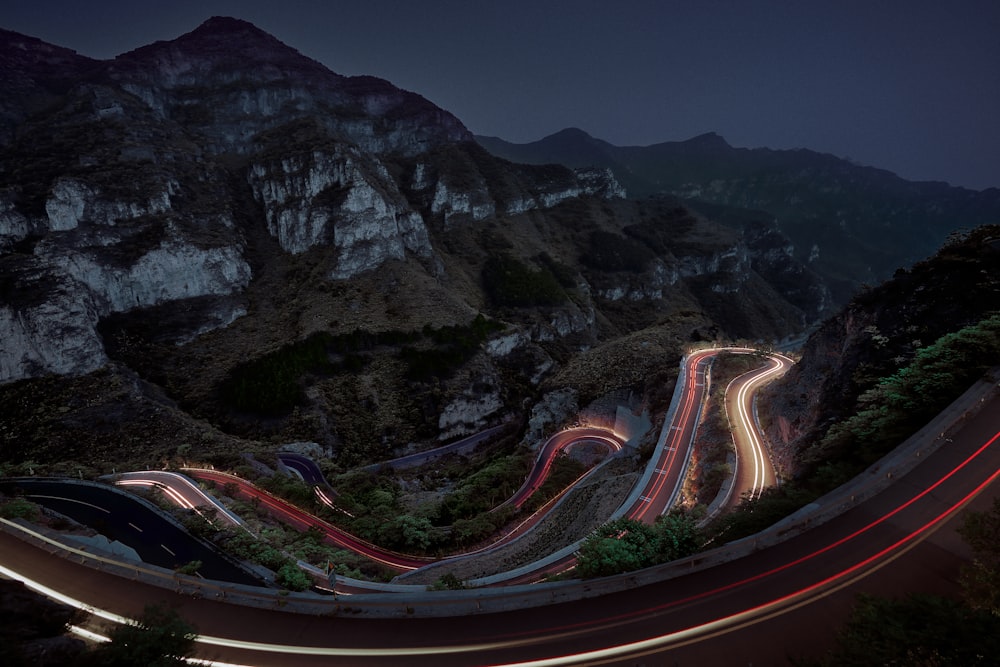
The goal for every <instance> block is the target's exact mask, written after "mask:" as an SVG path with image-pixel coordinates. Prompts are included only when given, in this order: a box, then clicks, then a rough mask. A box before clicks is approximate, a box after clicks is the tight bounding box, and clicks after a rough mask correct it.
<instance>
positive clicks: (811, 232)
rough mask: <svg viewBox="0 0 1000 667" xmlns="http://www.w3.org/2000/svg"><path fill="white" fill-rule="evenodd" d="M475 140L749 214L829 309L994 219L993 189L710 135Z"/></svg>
mask: <svg viewBox="0 0 1000 667" xmlns="http://www.w3.org/2000/svg"><path fill="white" fill-rule="evenodd" d="M476 140H477V141H478V142H479V143H480V144H481V145H482V146H484V147H485V148H486V149H487V150H489V151H490V152H491V153H493V154H494V155H497V156H499V157H503V158H505V159H508V160H514V161H517V162H524V163H528V164H545V163H557V164H564V165H567V166H571V167H583V166H596V167H602V168H607V169H610V170H611V171H612V173H614V174H615V177H616V178H617V179H618V180H619V181H620V182H621V183H622V185H623V186H624V187H625V188H626V189H627V191H628V192H629V195H630V196H632V197H638V198H641V197H646V196H649V195H659V194H669V195H673V196H676V197H679V198H681V199H682V200H684V202H685V204H686V205H688V206H690V207H691V208H693V209H695V210H698V211H699V212H702V213H704V214H705V215H708V216H709V217H713V218H715V219H719V220H720V221H721V220H722V219H724V218H725V214H724V211H725V210H729V211H730V212H735V210H736V209H746V210H749V211H752V212H753V213H752V214H751V216H750V217H752V218H754V219H757V220H763V221H766V222H769V223H770V222H773V223H774V224H775V225H776V227H777V229H778V230H780V232H782V233H783V234H785V235H787V236H788V238H790V239H791V240H792V242H793V244H794V246H795V257H796V258H797V259H798V260H800V261H801V262H803V263H806V264H807V265H808V266H809V267H810V268H811V269H813V270H814V271H816V272H817V273H818V274H820V275H821V276H823V278H824V281H825V283H826V285H827V286H828V287H829V288H830V290H831V293H832V294H833V297H834V299H835V301H836V302H837V303H838V304H844V303H846V302H847V301H848V300H849V299H850V297H851V295H852V294H853V293H854V292H855V291H856V290H857V289H858V287H859V286H861V285H862V284H877V283H879V282H881V281H883V280H885V279H886V278H888V277H889V276H891V275H892V273H893V272H894V271H895V270H896V269H897V268H900V267H906V266H909V265H911V264H913V263H914V262H915V261H918V260H921V259H924V258H925V257H927V256H929V255H930V254H932V253H933V252H934V251H935V250H936V249H937V248H938V247H940V245H941V244H942V243H943V242H944V241H945V239H946V238H947V237H948V235H949V234H950V233H951V232H953V231H956V230H959V229H971V228H973V227H977V226H979V225H982V224H990V223H995V222H997V221H998V220H1000V189H997V188H990V189H988V190H984V191H981V192H977V191H972V190H967V189H964V188H957V187H951V186H948V185H946V184H944V183H938V182H911V181H906V180H904V179H901V178H899V177H897V176H896V175H894V174H892V173H890V172H888V171H884V170H881V169H875V168H872V167H863V166H859V165H856V164H854V163H852V162H850V161H849V160H844V159H840V158H837V157H834V156H832V155H827V154H823V153H817V152H814V151H810V150H804V149H800V150H770V149H766V148H759V149H746V148H734V147H732V146H730V145H729V144H728V143H727V142H726V141H725V139H723V138H722V137H720V136H719V135H717V134H714V133H709V134H704V135H701V136H698V137H695V138H693V139H689V140H687V141H678V142H666V143H661V144H655V145H652V146H645V147H639V146H625V147H621V146H614V145H612V144H609V143H607V142H604V141H601V140H599V139H595V138H593V137H591V136H589V135H588V134H586V133H585V132H583V131H582V130H579V129H569V130H563V131H562V132H558V133H556V134H553V135H551V136H549V137H545V138H544V139H541V140H539V141H536V142H533V143H527V144H512V143H509V142H506V141H503V140H501V139H498V138H496V137H476ZM736 217H737V218H739V217H743V218H746V217H747V214H746V213H744V214H742V215H737V216H736ZM737 224H738V222H737Z"/></svg>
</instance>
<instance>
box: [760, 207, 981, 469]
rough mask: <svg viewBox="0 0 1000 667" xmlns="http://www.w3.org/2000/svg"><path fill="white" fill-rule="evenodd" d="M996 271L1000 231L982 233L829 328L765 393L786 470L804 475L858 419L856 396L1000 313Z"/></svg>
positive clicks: (872, 293) (899, 275) (880, 290)
mask: <svg viewBox="0 0 1000 667" xmlns="http://www.w3.org/2000/svg"><path fill="white" fill-rule="evenodd" d="M998 266H1000V227H997V226H984V227H980V228H977V229H976V230H974V231H972V232H969V233H967V234H964V235H956V236H955V237H953V238H952V240H951V241H950V242H949V243H948V244H947V245H945V246H944V247H943V248H942V249H941V250H940V251H939V252H938V253H937V254H936V255H934V256H933V257H931V258H930V259H928V260H926V261H923V262H919V263H917V264H916V265H914V266H913V267H912V268H911V269H909V270H900V271H897V272H896V275H895V276H894V277H893V278H892V279H891V280H889V281H887V282H885V283H884V284H882V285H880V286H878V287H875V288H872V289H869V290H866V291H864V292H862V293H861V294H859V295H858V296H856V297H855V298H854V299H853V300H852V301H851V303H850V304H849V305H848V306H847V307H846V308H845V309H844V310H842V311H841V312H839V313H838V314H837V315H835V316H834V317H831V318H829V319H827V320H826V321H825V322H823V324H822V325H821V326H820V327H819V328H818V329H817V330H816V331H815V332H814V333H813V334H812V335H811V336H810V337H809V339H808V341H807V342H806V344H805V347H804V349H803V354H802V360H801V361H800V362H799V363H798V364H796V365H795V366H794V367H793V368H792V369H791V370H790V371H789V372H788V374H787V375H786V376H785V377H784V378H782V379H781V380H780V381H778V382H775V383H774V384H773V385H771V386H769V387H768V388H767V389H766V390H765V395H764V399H763V400H764V401H765V403H766V405H767V412H768V414H770V418H769V420H768V423H769V427H768V429H767V430H768V436H769V438H770V440H771V442H772V443H773V444H774V447H775V451H776V453H777V455H778V459H779V461H780V462H781V464H782V466H783V467H784V468H785V470H786V471H788V472H789V473H796V472H799V471H801V470H802V467H803V463H804V461H808V460H809V448H810V447H811V446H812V445H814V444H815V443H816V442H818V440H819V439H820V438H821V437H822V436H823V435H824V434H825V433H826V431H827V430H828V429H829V427H830V426H831V425H832V424H834V423H836V422H838V421H841V420H843V419H844V418H845V417H847V416H849V415H851V414H853V412H854V411H855V410H856V409H857V399H858V397H859V396H860V395H861V394H862V393H864V392H865V391H867V390H869V389H871V388H873V387H874V386H875V385H876V384H877V383H878V382H879V381H880V380H881V379H882V378H886V377H888V376H890V375H892V374H893V373H894V372H895V371H897V370H898V369H899V368H901V367H903V366H905V365H907V364H908V363H909V362H910V361H911V360H912V359H913V358H914V355H915V353H916V352H917V351H918V350H920V349H921V348H924V347H927V346H929V345H932V344H933V343H934V342H935V341H937V340H938V339H939V338H940V337H941V336H943V335H945V334H947V333H951V332H954V331H958V330H959V329H961V328H963V327H966V326H969V325H972V324H976V323H977V322H979V321H980V320H982V319H984V318H986V317H988V316H990V315H991V314H994V313H996V312H997V311H998V310H1000V277H998V274H997V271H996V269H997V267H998ZM997 361H1000V360H986V362H987V364H993V363H997ZM930 416H932V415H928V418H929V417H930ZM815 463H816V462H815V460H813V461H811V463H810V465H815Z"/></svg>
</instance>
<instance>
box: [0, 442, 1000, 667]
mask: <svg viewBox="0 0 1000 667" xmlns="http://www.w3.org/2000/svg"><path fill="white" fill-rule="evenodd" d="M998 438H1000V432H997V433H995V434H994V435H993V436H992V437H991V438H990V439H989V440H988V441H986V442H985V443H984V444H982V445H981V446H980V447H979V448H978V449H976V450H975V451H974V452H972V453H971V454H970V455H969V456H968V457H966V458H965V459H964V460H962V461H961V462H960V463H959V464H958V465H956V466H955V467H953V468H952V469H951V470H949V471H948V472H947V473H945V474H943V475H941V476H940V477H938V479H937V480H936V481H934V483H932V484H930V485H928V486H927V487H926V488H924V489H923V490H921V491H920V492H919V493H916V494H915V495H914V496H912V497H911V498H909V499H907V500H905V501H904V502H902V503H901V504H899V505H897V506H896V507H894V508H893V509H891V510H890V511H888V512H886V513H884V514H882V515H881V516H880V517H878V518H876V519H874V520H872V521H870V522H868V523H867V524H865V525H864V526H862V527H860V528H858V529H856V530H854V531H852V532H851V533H849V534H847V535H845V536H843V537H841V538H839V539H837V540H835V541H833V542H832V543H830V544H828V545H825V546H824V547H822V548H820V549H816V550H814V551H812V552H811V553H809V554H807V555H805V556H802V557H799V558H796V559H794V560H792V561H789V562H787V563H784V564H782V565H780V566H777V567H774V568H771V569H769V570H766V571H764V572H760V573H758V574H756V575H753V576H751V577H747V578H744V579H741V580H739V581H737V582H733V583H730V584H726V585H724V586H720V587H717V588H715V589H713V590H709V591H704V592H701V593H699V594H697V595H694V596H688V597H687V598H684V599H680V600H675V601H672V602H669V603H666V604H663V605H658V606H655V607H651V608H646V609H642V610H637V611H635V612H632V613H630V614H625V615H619V616H617V617H613V618H602V619H599V620H598V621H595V622H594V623H588V624H577V625H575V626H566V627H564V628H562V629H560V628H550V629H547V630H546V633H545V635H544V636H542V637H540V638H532V639H521V640H509V639H508V640H501V641H494V642H479V643H472V644H464V645H452V646H409V647H394V648H371V647H324V646H295V645H289V644H275V643H267V642H253V641H246V640H237V639H230V638H223V637H215V636H211V635H199V636H198V637H197V638H196V641H197V642H199V643H200V644H204V645H208V646H218V647H228V648H237V649H244V650H250V651H258V652H264V653H278V654H289V655H315V656H331V657H336V656H339V657H370V658H377V657H384V658H388V657H421V656H434V655H441V656H443V655H450V654H466V653H483V652H489V651H495V650H509V649H514V648H520V647H526V646H530V645H535V644H538V643H539V642H542V641H550V640H552V639H560V638H573V637H575V636H576V635H577V634H579V633H581V632H583V633H592V632H593V631H594V629H595V628H594V627H592V626H594V625H599V627H609V626H611V627H613V626H614V625H618V624H620V623H621V622H623V621H627V620H628V619H630V618H631V619H634V618H635V617H637V616H640V615H649V614H653V613H656V612H660V611H663V610H664V609H667V608H670V607H677V606H680V605H684V604H687V603H690V602H692V601H696V600H699V599H705V598H707V597H709V596H713V595H717V594H719V593H722V592H726V591H730V590H733V589H736V588H738V587H741V586H745V585H747V584H749V583H752V582H756V581H759V580H762V579H764V578H767V577H771V576H774V575H775V574H778V573H780V572H783V571H785V570H787V569H789V568H791V567H795V566H798V565H803V564H806V563H807V562H809V561H811V560H813V559H815V558H817V557H818V556H820V555H822V554H824V553H826V552H828V551H830V550H832V549H834V548H837V547H840V546H844V545H846V544H848V543H849V542H851V541H853V540H855V539H857V538H858V537H860V536H861V535H864V534H865V533H867V532H869V531H871V530H872V529H874V528H875V527H877V526H879V525H882V524H884V523H885V522H886V521H888V520H890V519H891V518H893V517H895V516H897V515H898V514H899V513H901V512H903V511H904V510H906V509H908V508H910V507H911V506H913V505H914V504H915V503H917V502H919V501H920V500H923V499H925V498H926V497H928V496H930V495H931V494H933V493H934V492H935V491H936V490H937V489H938V488H940V487H941V486H942V485H943V484H945V483H946V482H947V481H949V480H950V479H951V478H952V477H954V476H955V475H957V474H958V473H959V472H961V471H962V470H963V469H965V468H966V467H968V466H969V465H971V464H972V463H973V462H975V460H976V459H977V458H978V457H979V456H980V455H982V454H983V453H984V452H985V451H986V450H987V449H988V448H989V447H991V446H992V445H993V444H994V443H995V442H996V441H997V439H998ZM998 477H1000V470H994V471H993V472H992V473H991V474H990V475H989V476H987V477H986V478H985V479H984V480H983V481H981V482H980V483H979V484H977V485H976V486H975V487H974V488H972V490H970V491H968V492H966V493H965V494H964V495H962V496H961V497H960V498H959V499H958V500H957V502H954V503H952V504H950V505H948V506H947V507H945V508H944V509H943V510H939V511H937V512H936V513H935V514H932V516H931V517H930V518H929V519H928V520H926V521H924V522H923V523H922V524H921V525H919V526H918V527H917V528H915V529H913V530H910V531H909V532H907V533H906V534H905V535H903V536H902V537H898V538H896V539H895V540H894V541H892V542H891V543H890V544H888V545H887V546H884V547H882V548H880V549H878V550H876V551H875V552H873V553H870V554H868V555H862V557H861V558H860V559H859V560H857V561H856V562H854V563H853V564H851V565H849V566H847V567H844V568H842V569H841V570H839V571H837V572H835V573H833V574H829V575H825V576H822V575H821V578H819V579H818V580H816V581H814V582H812V583H810V584H809V585H807V586H803V587H801V588H798V589H796V590H794V591H791V592H788V593H785V594H782V595H778V596H777V597H774V598H772V599H770V600H767V601H765V602H763V603H760V604H757V605H754V606H752V607H750V608H748V609H745V610H742V611H740V612H737V613H734V614H729V615H726V616H723V617H720V618H717V619H713V620H711V621H707V622H703V623H699V624H697V625H692V626H690V627H687V628H682V629H680V630H676V631H672V632H668V633H663V634H660V635H657V636H654V637H649V638H647V639H643V640H638V641H633V642H628V643H622V644H617V645H613V646H608V647H605V648H600V649H594V650H590V651H584V652H580V653H575V654H571V655H560V656H552V657H547V658H540V659H534V660H527V661H517V662H494V663H492V664H494V665H496V666H497V667H560V666H564V665H577V664H584V663H587V664H594V663H598V662H600V661H606V660H617V659H622V658H625V657H629V656H637V655H639V654H642V653H649V652H653V651H659V650H663V649H665V648H668V647H670V646H679V645H682V644H683V643H689V642H691V641H699V640H701V639H704V638H705V637H706V636H707V635H712V636H714V635H717V634H721V633H725V632H731V631H733V630H736V629H738V628H740V627H745V626H746V625H748V624H751V623H753V622H757V621H759V620H764V619H765V617H770V616H773V615H777V614H780V613H786V612H787V611H790V610H791V609H794V607H789V605H792V604H793V603H796V602H801V603H802V604H804V603H805V602H806V601H807V600H806V599H807V598H808V599H809V600H811V599H813V598H814V597H815V596H816V594H819V593H820V592H821V591H824V590H825V589H829V588H830V587H831V586H833V585H835V584H839V585H841V586H844V585H848V584H849V583H851V582H852V581H854V580H856V579H859V578H861V577H863V576H867V574H870V573H871V572H874V571H877V569H878V568H877V567H874V566H875V565H876V564H878V563H879V561H882V560H883V559H890V560H887V561H886V562H884V563H882V564H881V565H878V567H882V566H884V565H886V564H888V562H891V558H894V557H898V556H899V555H901V554H902V553H904V552H905V550H906V549H908V548H912V546H915V545H916V544H917V543H918V542H919V541H921V540H922V539H924V538H926V537H927V536H928V535H930V534H931V533H932V532H933V531H934V530H935V529H936V528H937V527H939V526H940V525H942V524H943V522H944V521H945V520H946V519H947V518H949V517H951V516H952V515H954V514H955V513H956V512H957V511H958V510H960V509H961V508H962V507H964V506H965V505H967V504H968V503H969V502H971V500H972V499H974V498H975V497H976V496H977V495H979V493H981V492H982V491H983V490H984V489H985V488H987V487H988V486H989V485H990V484H992V483H994V482H995V481H996V479H997V478H998ZM894 554H895V556H894ZM0 574H3V575H4V576H7V577H9V578H13V579H17V580H20V581H22V582H24V583H25V585H27V586H28V587H29V588H31V589H32V590H35V591H37V592H39V593H42V594H43V595H46V596H48V597H50V598H52V599H55V600H57V601H59V602H62V603H64V604H68V605H70V606H73V607H75V608H77V609H81V610H83V611H86V612H87V613H90V614H92V615H95V616H97V617H99V618H102V619H104V620H108V621H111V622H115V623H129V622H131V621H130V619H128V618H126V617H123V616H121V615H119V614H115V613H113V612H110V611H107V610H104V609H100V608H98V607H95V606H93V605H90V604H87V603H85V602H82V601H80V600H77V599H75V598H72V597H70V596H67V595H64V594H62V593H60V592H59V591H56V590H55V589H52V588H50V587H48V586H46V585H44V584H42V583H41V582H38V581H34V580H32V579H30V578H28V577H25V576H24V575H22V574H20V573H18V572H17V571H15V570H13V569H11V568H8V567H5V566H3V565H0ZM827 594H828V593H827ZM585 626H588V627H585ZM553 631H555V632H553ZM203 664H209V665H220V666H221V665H223V664H225V663H218V662H211V661H208V662H205V663H203Z"/></svg>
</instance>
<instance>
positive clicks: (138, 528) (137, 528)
mask: <svg viewBox="0 0 1000 667" xmlns="http://www.w3.org/2000/svg"><path fill="white" fill-rule="evenodd" d="M128 525H130V526H132V527H133V528H135V529H136V530H138V531H139V532H140V533H141V532H142V528H140V527H139V526H137V525H135V524H134V523H132V522H131V521H129V522H128Z"/></svg>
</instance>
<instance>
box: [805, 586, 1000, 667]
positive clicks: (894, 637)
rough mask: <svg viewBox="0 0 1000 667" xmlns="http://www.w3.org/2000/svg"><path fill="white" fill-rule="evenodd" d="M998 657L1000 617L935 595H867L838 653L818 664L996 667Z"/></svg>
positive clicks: (844, 666)
mask: <svg viewBox="0 0 1000 667" xmlns="http://www.w3.org/2000/svg"><path fill="white" fill-rule="evenodd" d="M998 655H1000V617H997V616H994V615H993V614H990V613H988V612H984V611H977V610H973V609H970V608H969V607H968V606H966V605H964V604H962V602H960V601H957V600H952V599H949V598H944V597H940V596H935V595H911V596H909V597H907V598H904V599H902V600H891V599H886V598H879V597H874V596H869V595H861V596H859V597H858V600H857V603H856V604H855V606H854V608H853V610H852V611H851V616H850V618H849V619H848V621H847V624H846V625H845V626H844V628H843V629H842V630H841V631H840V633H839V634H838V635H837V639H836V644H835V646H834V649H833V650H832V651H831V652H830V653H829V654H828V655H827V656H826V657H825V658H824V659H822V660H820V661H818V662H817V663H815V664H816V665H822V666H824V667H825V666H829V667H834V666H836V667H881V666H883V665H923V666H926V667H946V666H954V667H973V666H975V665H996V664H997V662H996V660H997V656H998Z"/></svg>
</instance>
